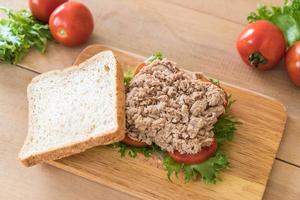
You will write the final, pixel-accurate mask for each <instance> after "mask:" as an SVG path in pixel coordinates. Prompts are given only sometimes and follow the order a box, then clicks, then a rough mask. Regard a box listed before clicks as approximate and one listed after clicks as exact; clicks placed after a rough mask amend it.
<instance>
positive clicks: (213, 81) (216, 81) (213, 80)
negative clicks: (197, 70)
mask: <svg viewBox="0 0 300 200" xmlns="http://www.w3.org/2000/svg"><path fill="white" fill-rule="evenodd" d="M209 80H210V81H211V82H212V83H213V84H215V85H217V86H220V81H219V80H217V79H214V78H210V79H209Z"/></svg>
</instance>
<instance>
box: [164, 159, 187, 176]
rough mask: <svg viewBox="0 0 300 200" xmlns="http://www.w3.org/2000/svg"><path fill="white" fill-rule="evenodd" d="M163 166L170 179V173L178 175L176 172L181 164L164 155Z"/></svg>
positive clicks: (180, 167) (180, 168)
mask: <svg viewBox="0 0 300 200" xmlns="http://www.w3.org/2000/svg"><path fill="white" fill-rule="evenodd" d="M163 164H164V167H165V169H166V171H167V176H168V179H169V180H170V181H171V175H172V174H175V175H176V177H178V173H179V172H180V171H181V170H182V168H183V164H181V163H177V162H175V161H174V160H173V159H172V158H171V157H170V156H167V155H166V156H164V160H163Z"/></svg>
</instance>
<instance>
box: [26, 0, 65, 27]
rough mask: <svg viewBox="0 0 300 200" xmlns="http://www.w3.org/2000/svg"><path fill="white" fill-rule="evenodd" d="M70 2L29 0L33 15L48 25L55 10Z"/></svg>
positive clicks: (63, 0) (61, 0)
mask: <svg viewBox="0 0 300 200" xmlns="http://www.w3.org/2000/svg"><path fill="white" fill-rule="evenodd" d="M66 1H68V0H28V4H29V8H30V10H31V12H32V15H33V16H34V17H35V18H37V19H39V20H40V21H42V22H45V23H48V21H49V17H50V15H51V13H52V12H53V11H54V9H55V8H56V7H57V6H59V5H61V4H63V3H65V2H66Z"/></svg>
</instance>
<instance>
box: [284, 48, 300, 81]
mask: <svg viewBox="0 0 300 200" xmlns="http://www.w3.org/2000/svg"><path fill="white" fill-rule="evenodd" d="M285 67H286V70H287V72H288V75H289V77H290V79H291V80H292V81H293V83H295V85H297V86H300V42H296V43H295V44H294V45H293V46H292V47H291V48H290V49H289V50H288V52H287V54H286V56H285Z"/></svg>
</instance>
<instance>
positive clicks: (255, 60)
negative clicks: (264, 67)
mask: <svg viewBox="0 0 300 200" xmlns="http://www.w3.org/2000/svg"><path fill="white" fill-rule="evenodd" d="M248 60H249V62H250V64H251V65H252V66H254V67H258V66H259V64H267V62H268V60H267V59H266V58H265V57H264V56H263V55H262V54H261V53H260V52H254V53H252V54H250V55H249V58H248Z"/></svg>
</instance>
